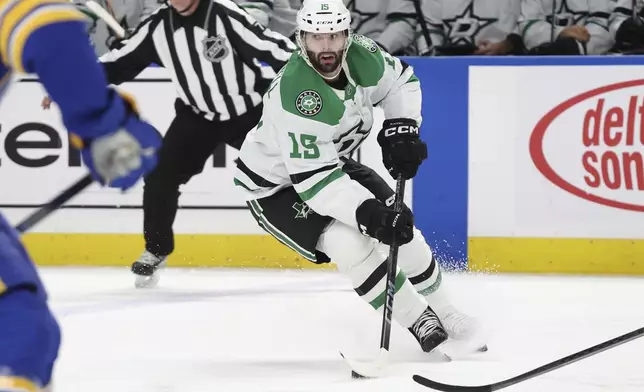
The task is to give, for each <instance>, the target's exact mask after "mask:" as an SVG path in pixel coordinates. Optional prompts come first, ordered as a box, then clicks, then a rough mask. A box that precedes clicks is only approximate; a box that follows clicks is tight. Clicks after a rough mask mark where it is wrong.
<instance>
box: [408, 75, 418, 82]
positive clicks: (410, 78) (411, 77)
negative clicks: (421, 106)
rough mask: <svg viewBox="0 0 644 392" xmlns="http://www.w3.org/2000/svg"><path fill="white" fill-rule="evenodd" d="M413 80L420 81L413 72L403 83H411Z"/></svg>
mask: <svg viewBox="0 0 644 392" xmlns="http://www.w3.org/2000/svg"><path fill="white" fill-rule="evenodd" d="M413 82H420V80H418V78H417V77H416V75H414V74H412V75H411V76H410V77H409V80H407V81H406V82H405V83H413Z"/></svg>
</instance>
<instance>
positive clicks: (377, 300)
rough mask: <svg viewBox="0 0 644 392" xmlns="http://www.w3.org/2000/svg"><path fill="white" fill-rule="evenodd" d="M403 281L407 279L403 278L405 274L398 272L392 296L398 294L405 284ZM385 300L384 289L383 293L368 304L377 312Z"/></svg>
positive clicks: (385, 293) (385, 292)
mask: <svg viewBox="0 0 644 392" xmlns="http://www.w3.org/2000/svg"><path fill="white" fill-rule="evenodd" d="M405 280H407V277H406V276H405V274H404V273H403V272H402V271H400V272H398V275H396V284H395V289H394V294H396V293H398V291H399V290H400V288H401V287H402V286H403V284H404V283H405ZM386 298H387V289H386V288H385V291H383V292H382V293H380V295H379V296H377V297H376V298H375V299H374V300H373V301H371V302H369V305H371V306H373V308H374V309H376V310H378V308H380V307H381V306H382V305H384V304H385V299H386Z"/></svg>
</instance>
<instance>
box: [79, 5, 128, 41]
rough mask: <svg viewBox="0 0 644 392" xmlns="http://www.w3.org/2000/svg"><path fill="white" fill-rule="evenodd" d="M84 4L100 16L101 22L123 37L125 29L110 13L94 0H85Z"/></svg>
mask: <svg viewBox="0 0 644 392" xmlns="http://www.w3.org/2000/svg"><path fill="white" fill-rule="evenodd" d="M85 6H86V7H87V9H89V10H90V11H92V12H93V13H94V14H95V15H96V16H98V17H99V18H101V19H102V20H103V22H105V23H106V24H107V26H108V27H109V28H110V29H112V31H114V32H115V33H116V35H117V36H118V37H119V38H125V36H126V32H125V29H124V28H123V26H121V25H120V24H119V22H117V21H116V19H114V17H113V16H112V15H110V13H109V12H107V11H105V8H103V7H101V6H100V5H99V4H98V3H97V2H95V1H94V0H88V1H87V2H85Z"/></svg>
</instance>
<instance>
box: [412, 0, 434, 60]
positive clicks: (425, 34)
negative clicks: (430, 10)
mask: <svg viewBox="0 0 644 392" xmlns="http://www.w3.org/2000/svg"><path fill="white" fill-rule="evenodd" d="M412 1H413V2H414V8H415V9H416V16H418V23H419V24H420V29H421V30H422V31H423V37H425V44H426V45H427V49H429V48H431V47H432V36H431V35H430V33H429V28H428V27H427V21H426V20H425V14H424V13H423V9H422V7H421V3H420V1H421V0H412Z"/></svg>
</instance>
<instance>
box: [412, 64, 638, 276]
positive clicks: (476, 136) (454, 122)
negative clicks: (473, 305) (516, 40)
mask: <svg viewBox="0 0 644 392" xmlns="http://www.w3.org/2000/svg"><path fill="white" fill-rule="evenodd" d="M452 61H453V63H452V64H451V65H448V64H445V65H441V66H440V67H438V68H437V69H435V70H434V72H439V71H441V72H444V73H445V74H449V75H450V76H448V77H444V78H443V79H444V81H442V82H441V83H443V84H438V82H434V81H435V80H436V79H437V78H436V77H432V76H430V75H425V78H426V80H427V81H428V83H426V87H425V95H427V88H428V87H427V85H432V84H434V85H435V86H443V87H445V88H447V86H446V84H448V83H450V81H451V82H453V83H454V87H453V91H452V93H451V94H452V96H451V97H450V98H448V99H444V100H446V101H449V102H450V104H451V105H452V106H453V107H455V108H456V109H455V111H453V113H452V115H451V116H449V115H447V116H446V115H442V114H441V113H445V112H447V111H448V110H449V109H448V108H446V107H442V108H440V109H438V110H436V109H429V108H427V107H426V108H427V109H428V110H426V111H425V113H424V115H425V121H427V122H430V124H426V125H425V127H424V129H422V130H421V132H423V131H424V132H425V135H427V134H429V133H432V132H436V133H438V132H440V133H446V134H449V136H445V135H443V136H439V137H438V139H435V140H434V141H437V140H438V141H440V142H441V143H442V145H441V146H438V147H436V146H434V147H433V148H432V147H431V139H432V137H431V136H428V139H429V140H428V141H430V156H431V155H432V154H434V155H436V154H438V156H437V157H436V156H435V157H433V158H430V159H428V166H432V167H425V168H423V170H422V171H421V175H420V177H417V178H416V179H415V182H414V211H415V213H416V216H417V219H418V221H419V222H421V223H419V225H420V226H422V230H423V232H424V233H425V234H426V237H427V238H428V239H429V242H430V243H431V244H432V246H434V248H435V249H436V252H437V254H438V255H439V256H440V257H441V258H442V261H443V263H444V264H445V265H454V266H456V267H457V268H459V269H470V270H474V271H490V272H553V273H589V274H642V273H644V156H643V155H644V60H643V59H641V58H639V57H637V58H631V59H627V58H625V57H620V58H617V57H612V58H606V57H604V58H591V59H580V58H578V59H572V60H571V59H563V60H562V59H545V60H540V59H535V58H531V59H528V60H526V59H511V60H494V61H488V62H486V61H485V60H475V61H476V62H474V63H472V62H468V61H467V60H463V59H458V60H452ZM449 62H450V61H447V63H449ZM450 69H451V71H449V70H450ZM450 72H451V73H450ZM457 79H458V80H460V82H459V81H458V80H457ZM421 81H422V79H421ZM463 84H465V85H466V86H465V87H463ZM430 99H431V98H430ZM434 102H437V101H434ZM459 104H460V105H459ZM457 106H458V107H457ZM432 115H433V116H434V117H433V118H434V119H435V122H433V123H431V120H430V119H429V118H428V116H432ZM454 116H460V117H462V118H455V117H454ZM450 117H451V118H450ZM434 138H436V137H434ZM459 143H461V144H459ZM463 145H465V146H466V147H463ZM448 155H451V156H448ZM432 160H433V161H432ZM441 164H442V165H441ZM436 171H443V172H442V174H436ZM463 199H466V200H463ZM454 200H456V202H455V201H454ZM426 201H432V202H433V203H436V206H429V207H427V206H426V207H421V205H422V204H423V203H425V202H426ZM443 210H446V211H449V213H450V214H451V216H447V215H446V214H445V213H443V212H442V211H443ZM441 225H442V226H444V227H449V228H450V229H449V230H442V229H440V228H438V229H436V228H437V227H439V226H441ZM441 230H442V231H441Z"/></svg>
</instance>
